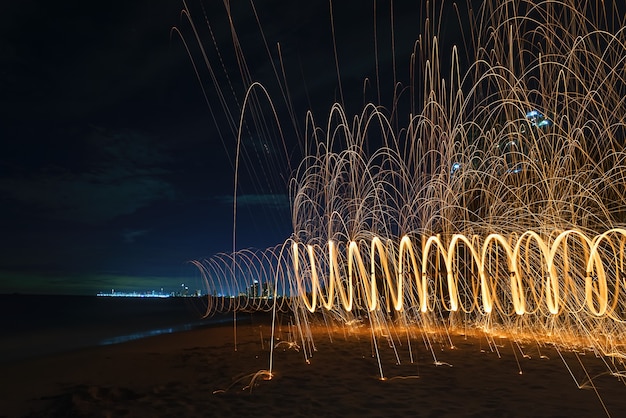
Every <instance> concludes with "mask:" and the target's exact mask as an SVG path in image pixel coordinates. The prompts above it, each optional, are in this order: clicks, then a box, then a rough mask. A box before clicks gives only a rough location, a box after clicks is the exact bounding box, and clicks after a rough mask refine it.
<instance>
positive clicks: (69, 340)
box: [0, 295, 232, 364]
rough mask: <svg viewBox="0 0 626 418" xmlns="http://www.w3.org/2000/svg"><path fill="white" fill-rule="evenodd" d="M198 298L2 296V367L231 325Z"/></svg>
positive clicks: (0, 309) (0, 360) (0, 342)
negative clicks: (206, 313) (208, 311)
mask: <svg viewBox="0 0 626 418" xmlns="http://www.w3.org/2000/svg"><path fill="white" fill-rule="evenodd" d="M203 312H204V311H203V304H202V300H201V299H196V298H163V299H161V298H119V297H116V298H111V297H97V296H51V295H0V364H1V363H6V362H13V361H17V360H21V359H25V358H30V357H37V356H43V355H47V354H53V353H59V352H64V351H71V350H76V349H81V348H86V347H92V346H98V345H108V344H117V343H123V342H126V341H130V340H134V339H138V338H146V337H150V336H154V335H159V334H165V333H172V332H180V331H185V330H189V329H193V328H198V327H202V326H210V325H213V324H217V323H226V322H228V321H232V315H222V316H213V317H210V318H206V319H203V318H202V313H203Z"/></svg>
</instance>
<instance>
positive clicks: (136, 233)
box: [122, 229, 149, 244]
mask: <svg viewBox="0 0 626 418" xmlns="http://www.w3.org/2000/svg"><path fill="white" fill-rule="evenodd" d="M148 232H149V230H148V229H134V230H127V231H124V232H123V233H122V236H123V237H124V242H127V243H129V244H132V243H133V242H135V239H137V238H138V237H140V236H142V235H145V234H147V233H148Z"/></svg>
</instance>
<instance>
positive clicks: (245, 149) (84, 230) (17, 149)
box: [0, 0, 423, 294]
mask: <svg viewBox="0 0 626 418" xmlns="http://www.w3.org/2000/svg"><path fill="white" fill-rule="evenodd" d="M4 3H5V4H3V5H2V6H0V21H1V23H0V92H1V94H0V112H1V115H2V116H1V118H0V121H1V123H0V140H1V145H2V151H1V152H0V232H1V234H2V240H1V241H0V242H1V246H0V293H10V292H23V293H79V294H93V293H95V292H97V291H101V290H110V289H111V288H115V289H119V290H152V289H159V288H161V287H163V288H165V289H166V290H173V289H176V288H178V286H180V283H182V282H184V281H186V280H189V278H190V277H191V278H192V279H191V280H194V279H193V277H194V275H195V273H194V271H193V269H192V268H191V267H190V266H189V265H188V264H187V263H186V262H187V261H188V260H191V259H198V258H202V257H208V256H211V255H212V254H214V253H216V252H220V251H230V250H231V249H232V245H233V243H232V224H233V208H232V199H233V190H234V188H233V187H234V174H233V173H234V172H233V161H234V150H235V144H236V136H235V134H234V131H233V125H232V123H230V122H229V117H233V118H234V120H236V121H238V118H239V108H238V103H241V100H242V99H243V96H244V91H245V89H244V85H245V84H246V83H245V82H242V75H241V72H240V65H238V63H237V59H236V54H235V53H234V49H233V46H232V45H233V37H232V34H231V32H230V30H229V27H228V19H227V15H226V12H225V7H224V5H223V3H222V2H221V1H205V2H204V3H201V2H199V1H193V0H190V1H189V8H190V10H191V14H192V18H193V20H194V23H195V26H196V28H197V30H198V33H199V37H200V39H201V41H202V43H203V45H204V50H205V52H206V53H207V57H208V59H209V62H210V66H211V67H210V69H211V70H212V71H213V72H214V75H215V77H216V82H217V85H218V86H219V88H218V89H216V87H215V84H214V83H213V81H212V75H211V72H210V70H209V69H207V66H206V65H204V64H203V62H202V61H203V56H202V51H201V48H199V47H198V42H197V41H196V40H195V39H194V34H193V31H192V27H191V25H190V23H189V22H188V21H187V20H186V19H185V18H184V17H183V18H182V19H181V13H180V12H181V10H182V9H183V7H184V5H183V3H182V2H181V1H178V0H176V1H158V2H154V1H132V2H127V1H115V0H108V1H102V2H85V1H68V2H64V3H63V6H60V5H59V4H58V3H55V2H50V1H44V0H23V1H17V2H4ZM231 3H232V4H231V7H232V16H233V21H234V25H235V27H236V29H237V36H238V38H237V39H238V41H239V42H240V43H241V48H242V51H243V52H242V55H241V56H243V57H244V59H245V63H246V68H247V71H249V81H261V82H263V83H264V84H265V85H266V86H267V88H268V90H269V91H270V94H271V95H272V98H273V99H274V100H275V101H276V108H277V110H278V112H279V117H280V120H281V122H280V127H281V129H282V133H283V137H282V138H281V137H280V135H279V134H278V130H277V126H276V124H274V125H273V124H272V123H268V124H267V126H265V127H263V128H262V129H259V128H258V127H254V126H252V127H247V128H246V129H245V135H243V137H242V171H241V177H240V183H239V189H238V195H239V202H240V205H239V209H238V211H239V212H238V220H237V244H236V246H237V248H247V247H256V248H265V247H268V246H272V245H275V244H278V243H280V242H282V241H283V240H284V239H285V238H287V237H288V236H289V234H290V232H291V220H290V210H289V202H288V199H287V196H286V194H287V188H286V178H288V177H289V176H290V175H291V174H292V173H293V170H294V169H295V168H296V166H297V163H298V161H299V159H300V157H301V155H302V152H303V149H302V143H301V141H302V140H301V138H302V136H301V130H302V125H303V120H304V115H305V111H306V110H307V109H308V108H312V109H313V111H314V112H315V115H316V117H317V118H318V120H319V121H320V122H321V123H322V124H323V122H322V121H323V120H324V118H325V117H326V116H327V112H328V109H329V108H330V106H331V105H332V103H334V102H335V101H338V100H340V97H341V94H340V91H339V89H338V85H337V77H336V69H335V61H334V58H333V56H334V55H333V43H332V38H331V31H330V19H329V12H328V9H329V7H328V2H327V1H325V0H315V1H308V2H284V1H282V2H281V1H269V0H266V1H258V2H255V6H256V10H257V13H258V16H259V20H260V23H261V26H262V30H263V34H264V36H265V40H266V41H267V44H268V45H269V48H270V51H269V52H268V51H266V50H265V46H264V43H263V39H264V38H263V36H262V35H261V31H260V29H259V27H258V24H257V22H256V19H255V17H254V12H253V10H252V8H251V7H250V3H249V2H248V1H232V2H231ZM292 3H293V4H292ZM336 3H340V4H341V6H337V5H335V6H336V10H335V25H336V38H337V48H338V50H337V53H338V56H339V57H340V58H339V60H340V72H341V75H342V80H343V91H344V95H345V104H346V106H348V109H349V111H351V112H352V113H354V112H358V111H359V110H360V106H361V104H362V102H363V100H364V98H363V94H362V91H361V90H362V85H363V80H364V79H365V78H366V77H369V78H370V79H374V78H375V76H376V73H375V59H374V45H373V41H372V40H373V22H374V17H373V13H372V2H356V1H355V2H336ZM379 3H384V6H381V7H380V8H381V11H379V15H378V19H379V21H380V23H379V24H380V28H379V34H378V36H379V38H378V39H379V43H380V46H379V53H380V55H379V64H380V70H379V71H380V74H379V75H380V78H381V80H382V82H383V83H387V87H389V86H390V85H391V83H392V82H391V79H392V78H391V74H392V67H391V64H392V62H391V52H390V48H389V45H390V39H391V38H390V35H389V34H390V31H389V16H388V15H389V13H388V10H387V7H388V6H387V3H386V2H379ZM202 6H204V7H202ZM397 9H399V10H397V11H396V13H395V24H396V25H397V34H396V36H397V39H396V49H397V55H398V56H400V57H404V58H405V61H406V58H408V55H409V53H410V51H411V47H412V45H413V41H414V40H415V39H416V37H417V35H418V34H419V33H420V31H421V29H422V21H423V16H422V15H421V14H420V11H419V10H418V11H415V10H410V9H406V10H405V9H402V8H401V7H400V6H398V7H397ZM204 14H206V17H205V15H204ZM207 20H208V23H207ZM173 26H176V27H178V28H180V32H181V33H182V36H183V38H184V39H185V40H186V42H187V43H188V45H189V48H190V54H187V52H186V48H185V46H184V44H183V42H182V41H181V37H180V36H179V35H178V34H177V33H174V35H171V31H170V29H171V28H172V27H173ZM209 28H210V30H209ZM213 39H214V40H215V42H216V43H217V44H218V47H219V54H218V53H217V52H216V49H215V48H214V46H213ZM278 42H280V44H281V50H282V53H283V63H284V66H285V73H286V74H287V85H288V91H289V93H290V96H289V97H290V104H289V105H286V104H285V101H284V100H283V94H282V93H281V89H280V87H279V85H278V83H277V82H276V76H275V73H274V68H279V64H280V60H279V59H278V53H277V52H276V51H277V43H278ZM189 55H191V57H192V58H193V59H194V61H195V62H196V64H197V67H198V68H199V73H200V81H199V80H198V79H197V77H196V75H195V73H194V69H193V66H192V64H191V60H190V56H189ZM396 64H397V66H398V68H401V66H404V67H405V68H403V69H399V70H397V73H398V74H401V75H405V74H406V73H407V72H408V70H407V69H406V62H404V63H403V62H402V61H398V62H397V63H396ZM405 78H406V77H405ZM384 91H391V89H390V88H386V89H385V90H384ZM220 93H221V94H223V97H224V99H223V101H222V100H221V99H220ZM368 94H371V95H372V96H374V94H373V93H372V92H371V89H370V93H368ZM368 94H366V96H367V95H368ZM205 95H206V96H205ZM384 100H385V98H384V97H383V101H384ZM259 108H261V109H262V110H260V114H261V116H262V118H265V119H266V120H272V118H271V117H270V116H269V112H268V109H269V107H268V106H267V105H265V106H263V105H261V106H259ZM263 109H264V110H263ZM288 109H291V110H293V112H294V115H295V117H294V120H295V121H296V122H295V124H294V123H292V122H291V119H290V115H289V112H288V111H287V110H288ZM247 126H248V125H247ZM192 285H193V286H195V285H194V284H193V283H192Z"/></svg>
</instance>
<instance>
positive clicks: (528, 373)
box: [0, 318, 626, 417]
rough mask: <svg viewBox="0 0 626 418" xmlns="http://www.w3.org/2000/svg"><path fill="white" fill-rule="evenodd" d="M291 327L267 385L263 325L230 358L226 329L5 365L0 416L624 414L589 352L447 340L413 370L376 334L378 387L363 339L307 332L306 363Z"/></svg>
mask: <svg viewBox="0 0 626 418" xmlns="http://www.w3.org/2000/svg"><path fill="white" fill-rule="evenodd" d="M293 330H294V328H293V327H289V326H287V325H281V326H280V327H278V328H277V330H276V334H275V335H276V339H275V340H274V347H275V349H274V357H273V369H272V371H273V377H272V378H271V379H270V380H268V379H267V376H268V369H269V357H270V356H269V353H270V346H271V339H270V337H271V327H270V323H269V321H268V320H267V318H265V319H258V320H255V319H253V320H252V323H250V324H245V325H240V326H238V327H237V350H236V351H235V345H234V332H233V327H232V325H228V326H216V327H210V328H202V329H197V330H193V331H187V332H181V333H176V334H169V335H161V336H157V337H153V338H146V339H143V340H138V341H132V342H128V343H124V344H118V345H111V346H106V347H96V348H91V349H85V350H80V351H75V352H71V353H65V354H60V355H54V356H47V357H42V358H37V359H31V360H25V361H22V362H20V363H15V364H12V365H7V366H6V367H5V368H4V371H3V372H2V379H1V383H0V385H1V387H0V393H1V397H0V416H8V417H19V416H32V417H41V416H44V417H45V416H56V417H66V416H70V417H81V416H85V417H92V416H94V417H120V416H127V417H148V416H155V417H169V416H171V417H194V416H220V417H224V416H232V417H235V416H262V417H265V416H267V417H270V416H274V417H275V416H290V417H293V416H299V417H309V416H344V417H345V416H354V417H357V416H359V417H363V416H368V417H369V416H380V417H388V416H417V417H452V416H454V417H487V416H492V417H531V416H532V417H571V416H581V417H603V416H607V411H608V414H610V416H613V417H619V416H623V414H624V411H626V386H625V385H624V383H623V382H622V381H620V380H619V379H618V378H617V377H615V376H612V375H610V374H609V373H607V367H606V365H604V364H603V362H602V361H601V359H598V358H596V357H595V356H594V355H593V354H592V353H590V352H583V353H579V354H578V355H577V354H575V353H571V352H565V353H561V355H562V356H563V358H564V360H565V361H564V360H563V359H562V358H561V356H560V355H559V353H558V352H556V350H555V349H554V348H551V347H549V346H542V347H538V346H537V345H536V344H535V345H532V344H529V345H528V346H520V347H519V348H518V347H517V345H516V344H512V343H511V342H510V341H509V340H506V339H496V340H494V341H493V342H491V344H490V342H489V341H488V340H487V339H486V338H480V337H466V336H461V335H457V336H451V342H452V345H454V348H451V344H450V341H447V340H446V339H445V338H444V339H440V340H439V341H435V340H431V341H433V343H432V345H429V344H426V343H425V341H428V340H425V339H419V338H418V339H416V340H413V341H411V352H412V353H413V359H412V360H413V361H412V362H411V358H410V356H409V350H408V344H407V341H406V339H404V341H403V338H402V337H400V336H398V338H394V340H393V342H394V344H395V345H396V349H397V350H396V351H394V350H393V349H392V347H391V345H390V343H389V342H390V341H391V340H389V339H388V338H385V337H382V336H381V337H380V338H378V339H377V340H376V341H377V346H378V350H379V356H380V359H381V365H382V373H383V376H384V379H381V369H380V367H379V363H378V360H377V356H376V355H374V356H373V355H372V354H373V353H375V350H376V346H374V344H373V342H372V339H371V338H370V337H369V336H370V335H371V334H368V332H367V330H363V329H362V330H361V332H355V333H352V332H346V330H345V329H344V330H336V331H333V332H328V331H327V330H326V329H314V335H315V338H314V341H315V348H314V349H313V347H310V348H311V350H313V351H312V357H311V358H309V359H308V361H307V359H306V358H305V357H306V355H305V353H306V352H307V351H308V350H303V347H301V345H302V344H301V343H300V339H299V338H298V336H297V333H296V334H294V333H292V331H293ZM331 339H332V341H331ZM494 342H495V343H496V344H494ZM396 352H397V356H398V358H396V354H395V353H396ZM398 360H400V363H399V364H398ZM435 360H436V361H435ZM581 364H582V365H584V366H585V368H584V369H583V367H582V366H581ZM568 367H569V369H571V371H570V370H568ZM520 371H521V373H520ZM587 374H588V375H589V376H591V377H593V386H591V385H589V384H586V385H584V386H585V387H584V388H583V389H579V388H578V386H577V384H576V380H577V381H578V382H579V383H580V384H582V383H583V382H585V381H587V380H588V378H587ZM255 375H256V378H255ZM594 388H595V389H594ZM605 409H606V411H605Z"/></svg>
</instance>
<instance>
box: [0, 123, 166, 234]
mask: <svg viewBox="0 0 626 418" xmlns="http://www.w3.org/2000/svg"><path fill="white" fill-rule="evenodd" d="M154 142H155V141H154V140H153V139H152V138H149V137H146V136H142V135H140V134H137V133H133V132H113V133H111V132H106V131H104V130H102V129H99V128H95V130H94V132H93V133H92V134H91V135H90V136H88V137H87V138H86V139H85V142H84V149H85V151H84V152H83V153H81V155H77V156H76V158H77V159H78V158H80V159H81V161H79V163H77V164H74V165H71V166H70V165H67V164H66V165H63V166H58V165H53V164H52V163H51V164H49V165H46V166H43V167H39V168H37V169H35V170H32V171H29V172H12V173H10V175H6V176H4V177H2V178H0V193H1V194H3V195H5V197H8V198H9V199H12V200H14V201H17V202H18V203H21V204H22V205H24V206H26V207H30V208H34V209H35V210H37V212H38V214H39V216H41V217H43V218H47V219H55V220H71V221H77V222H81V223H90V224H97V223H102V222H106V221H108V220H111V219H114V218H116V217H118V216H122V215H128V214H132V213H134V212H136V211H137V210H138V209H140V208H143V207H146V206H149V205H151V204H152V203H154V202H156V201H162V200H172V199H173V198H174V196H175V190H174V187H173V186H172V184H170V182H169V181H167V175H168V173H169V171H168V170H167V169H166V168H164V167H167V164H168V163H169V157H167V155H166V154H165V153H164V152H162V151H161V150H159V148H158V147H157V146H156V145H155V144H154ZM73 152H76V151H75V150H73Z"/></svg>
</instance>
